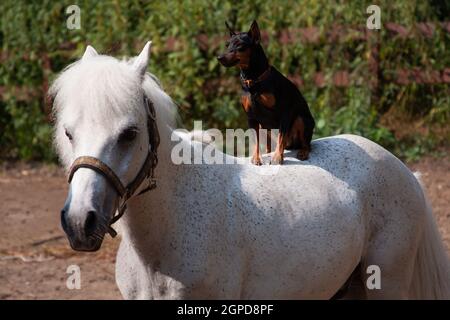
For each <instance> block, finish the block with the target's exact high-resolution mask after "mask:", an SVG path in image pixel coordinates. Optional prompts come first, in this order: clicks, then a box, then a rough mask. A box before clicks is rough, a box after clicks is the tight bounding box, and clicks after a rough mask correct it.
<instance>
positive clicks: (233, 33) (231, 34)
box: [225, 21, 236, 37]
mask: <svg viewBox="0 0 450 320" xmlns="http://www.w3.org/2000/svg"><path fill="white" fill-rule="evenodd" d="M225 26H226V27H227V29H228V31H229V32H230V37H232V36H234V35H236V32H234V31H233V29H232V28H231V27H230V25H229V24H228V22H227V21H225Z"/></svg>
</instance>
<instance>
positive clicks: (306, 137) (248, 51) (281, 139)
mask: <svg viewBox="0 0 450 320" xmlns="http://www.w3.org/2000/svg"><path fill="white" fill-rule="evenodd" d="M225 24H226V26H227V28H228V29H229V31H230V37H231V38H230V39H229V41H228V42H227V50H226V52H225V53H224V54H222V55H220V56H218V57H217V59H218V60H219V62H220V63H221V64H222V65H224V66H225V67H233V66H238V67H239V68H240V69H241V85H242V89H243V91H244V92H243V94H242V97H241V103H242V106H243V108H244V110H245V112H246V113H247V117H248V124H249V127H250V128H253V129H255V130H256V137H257V140H256V141H257V143H256V147H255V150H254V153H253V156H252V163H254V164H256V165H261V164H262V161H261V155H260V149H259V129H260V128H264V129H267V131H268V133H270V129H279V134H278V139H277V147H276V150H275V152H274V155H273V157H272V160H271V163H273V164H281V163H283V153H284V149H298V154H297V157H298V158H299V159H300V160H306V159H308V156H309V152H310V150H311V138H312V135H313V130H314V126H315V122H314V119H313V117H312V115H311V112H310V110H309V107H308V104H307V103H306V101H305V99H304V98H303V96H302V94H301V93H300V91H299V90H298V89H297V87H296V86H295V85H294V84H293V83H292V82H291V81H289V80H288V79H287V78H286V77H284V76H283V75H282V74H281V73H280V72H279V71H278V70H277V69H275V68H274V67H273V66H271V65H270V64H269V61H268V60H267V57H266V55H265V54H264V50H263V48H262V47H261V44H260V42H261V34H260V31H259V27H258V24H257V23H256V21H253V23H252V25H251V27H250V31H248V32H239V33H236V32H234V31H233V30H232V29H231V28H230V27H229V26H228V24H227V23H225ZM267 140H269V141H270V139H267ZM267 145H268V148H267V149H268V150H267V152H271V150H270V142H269V143H268V144H267Z"/></svg>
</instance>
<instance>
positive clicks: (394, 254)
mask: <svg viewBox="0 0 450 320" xmlns="http://www.w3.org/2000/svg"><path fill="white" fill-rule="evenodd" d="M383 238H384V241H383ZM386 239H389V236H387V235H384V236H382V235H380V238H379V241H375V242H374V243H372V246H371V248H373V249H369V250H368V252H367V256H366V258H365V259H364V261H363V263H362V270H361V280H362V283H363V285H364V288H365V292H366V296H367V299H408V297H409V288H410V285H411V279H412V274H413V271H414V262H415V256H416V251H417V244H416V242H415V241H411V242H409V243H407V241H404V242H403V243H402V245H399V243H398V242H397V243H389V241H386ZM370 266H374V267H375V268H376V267H378V268H379V269H378V268H377V270H376V271H375V270H374V269H375V268H373V267H372V268H369V267H370ZM378 270H379V274H378V275H379V279H380V288H377V287H373V284H374V282H375V281H376V280H375V279H374V277H377V273H378Z"/></svg>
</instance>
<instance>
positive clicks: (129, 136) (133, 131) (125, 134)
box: [119, 127, 138, 142]
mask: <svg viewBox="0 0 450 320" xmlns="http://www.w3.org/2000/svg"><path fill="white" fill-rule="evenodd" d="M137 133H138V129H137V128H136V127H130V128H127V129H125V130H123V131H122V133H121V134H120V136H119V141H125V142H127V141H128V142H131V141H133V140H134V139H135V138H136V136H137Z"/></svg>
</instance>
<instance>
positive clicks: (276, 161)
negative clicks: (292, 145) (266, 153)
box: [270, 132, 285, 164]
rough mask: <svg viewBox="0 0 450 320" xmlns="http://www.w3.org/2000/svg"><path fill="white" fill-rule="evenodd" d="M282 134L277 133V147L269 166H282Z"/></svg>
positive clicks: (283, 146)
mask: <svg viewBox="0 0 450 320" xmlns="http://www.w3.org/2000/svg"><path fill="white" fill-rule="evenodd" d="M284 148H285V145H284V134H283V133H281V132H279V133H278V139H277V147H276V148H275V152H274V153H273V156H272V160H271V161H270V164H283V160H284Z"/></svg>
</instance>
